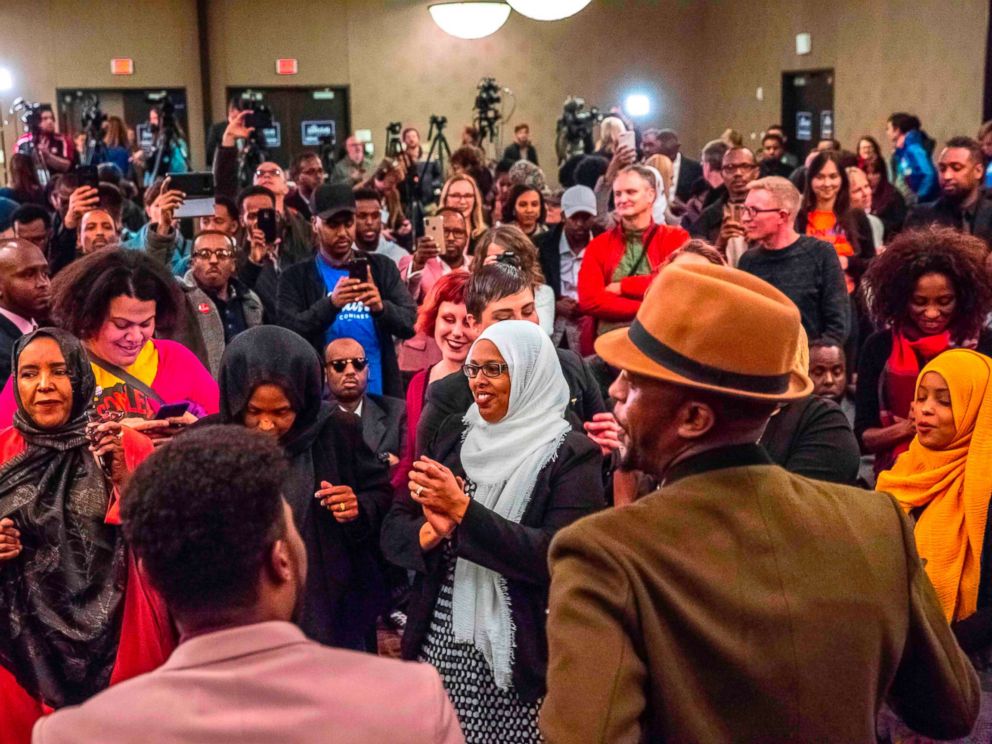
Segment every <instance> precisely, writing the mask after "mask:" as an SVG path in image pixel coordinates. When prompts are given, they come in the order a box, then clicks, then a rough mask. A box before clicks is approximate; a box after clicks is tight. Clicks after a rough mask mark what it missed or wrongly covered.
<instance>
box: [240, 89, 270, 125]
mask: <svg viewBox="0 0 992 744" xmlns="http://www.w3.org/2000/svg"><path fill="white" fill-rule="evenodd" d="M238 108H239V109H240V110H241V111H251V114H249V115H248V116H246V117H245V126H248V127H253V128H254V129H255V132H258V133H259V134H261V130H263V129H270V128H271V127H272V109H270V108H269V107H268V106H266V105H265V103H264V102H263V101H262V94H261V93H252V92H250V91H248V92H246V93H245V94H244V96H242V97H241V99H240V100H239V101H238Z"/></svg>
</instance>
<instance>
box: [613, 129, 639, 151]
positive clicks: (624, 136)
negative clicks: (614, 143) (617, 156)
mask: <svg viewBox="0 0 992 744" xmlns="http://www.w3.org/2000/svg"><path fill="white" fill-rule="evenodd" d="M618 142H619V144H620V146H621V147H629V148H631V149H634V148H635V147H637V136H636V135H635V134H634V133H633V132H620V136H619V138H618Z"/></svg>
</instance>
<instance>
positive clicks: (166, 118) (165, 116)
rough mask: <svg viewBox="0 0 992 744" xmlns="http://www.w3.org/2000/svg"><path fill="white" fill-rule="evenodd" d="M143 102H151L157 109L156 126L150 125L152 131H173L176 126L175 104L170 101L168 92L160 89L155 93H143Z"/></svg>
mask: <svg viewBox="0 0 992 744" xmlns="http://www.w3.org/2000/svg"><path fill="white" fill-rule="evenodd" d="M145 103H148V104H151V105H152V106H154V107H155V108H157V109H158V115H159V120H158V128H156V127H152V131H153V132H157V131H159V130H162V131H170V132H171V131H174V130H175V128H176V104H175V103H173V102H172V98H171V97H170V96H169V94H168V93H167V92H166V91H164V90H160V91H157V92H155V93H146V94H145Z"/></svg>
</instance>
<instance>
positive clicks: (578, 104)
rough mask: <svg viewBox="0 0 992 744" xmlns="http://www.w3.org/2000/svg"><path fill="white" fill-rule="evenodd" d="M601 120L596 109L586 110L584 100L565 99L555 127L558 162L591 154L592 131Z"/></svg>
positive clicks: (577, 98)
mask: <svg viewBox="0 0 992 744" xmlns="http://www.w3.org/2000/svg"><path fill="white" fill-rule="evenodd" d="M602 119H603V115H602V114H601V113H600V111H599V109H598V108H596V107H595V106H590V107H589V108H586V102H585V99H583V98H579V97H578V96H569V97H568V98H566V99H565V103H564V104H563V105H562V111H561V118H560V119H559V120H558V124H557V127H556V132H557V138H556V139H557V142H556V149H557V151H558V161H559V162H563V161H565V160H567V159H568V158H569V157H571V156H572V155H585V154H588V153H591V152H592V151H593V149H594V148H593V140H592V130H593V127H594V126H595V125H596V122H598V121H602Z"/></svg>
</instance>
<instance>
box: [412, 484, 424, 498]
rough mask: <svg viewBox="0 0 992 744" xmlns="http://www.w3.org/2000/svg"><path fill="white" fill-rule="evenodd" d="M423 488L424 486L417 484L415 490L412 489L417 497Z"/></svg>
mask: <svg viewBox="0 0 992 744" xmlns="http://www.w3.org/2000/svg"><path fill="white" fill-rule="evenodd" d="M423 490H424V487H423V486H417V490H416V491H414V495H415V496H416V497H417V498H420V494H421V493H422V492H423Z"/></svg>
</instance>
